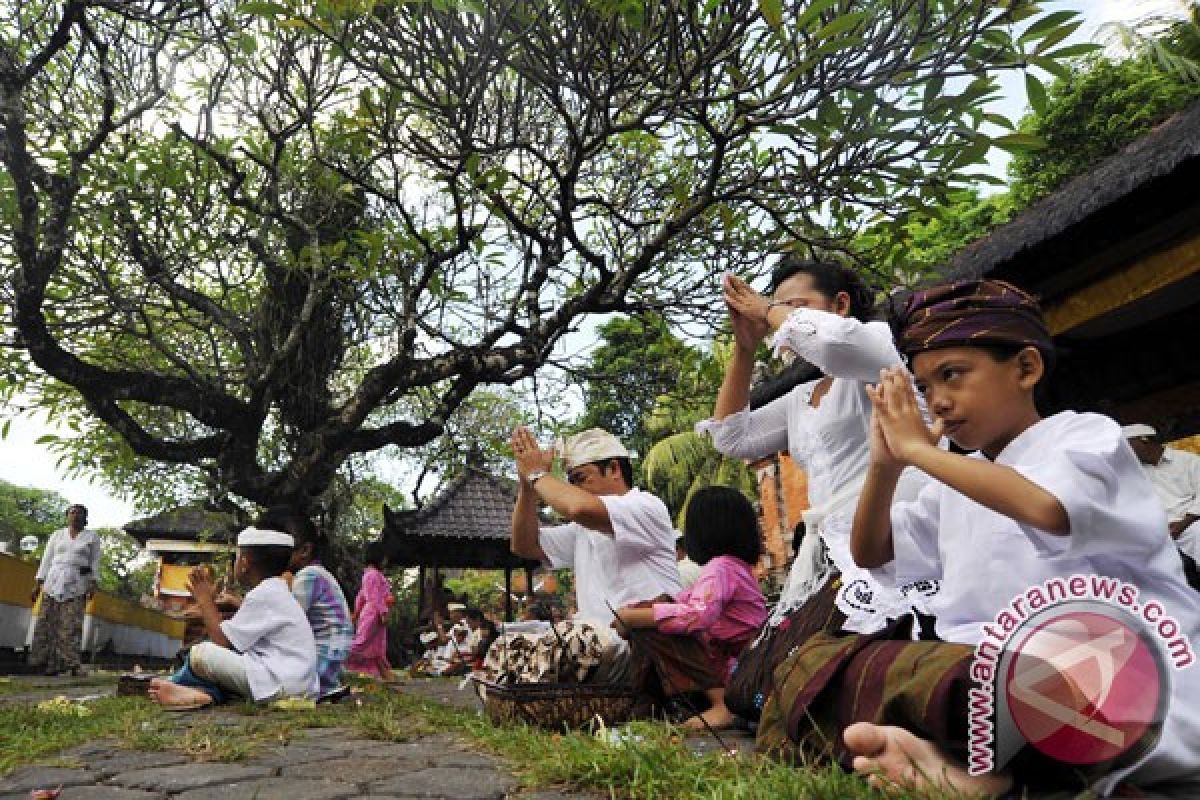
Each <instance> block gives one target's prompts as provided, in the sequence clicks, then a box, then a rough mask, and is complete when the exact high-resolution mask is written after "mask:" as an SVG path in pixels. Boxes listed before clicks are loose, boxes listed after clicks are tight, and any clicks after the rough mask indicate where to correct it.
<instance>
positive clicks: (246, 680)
mask: <svg viewBox="0 0 1200 800" xmlns="http://www.w3.org/2000/svg"><path fill="white" fill-rule="evenodd" d="M293 541H294V540H293V539H292V537H291V535H290V534H287V533H283V532H282V531H274V530H260V529H257V528H247V529H246V530H244V531H242V532H241V533H240V534H238V538H237V560H235V561H234V564H233V569H234V575H235V576H236V578H237V581H238V583H239V584H240V585H241V586H242V587H243V588H245V589H247V590H248V591H247V592H246V596H245V597H244V598H243V599H242V605H241V608H239V609H238V611H237V613H236V614H234V615H233V618H232V619H229V620H226V621H224V622H222V621H221V612H220V611H219V610H218V609H217V604H216V601H215V596H216V593H217V588H216V585H215V583H214V582H213V577H212V573H211V572H209V570H208V569H207V568H206V567H196V568H194V569H193V570H192V571H191V573H190V575H189V578H188V590H189V591H190V592H191V593H192V597H193V598H195V600H196V605H197V607H198V608H199V610H200V615H201V618H202V619H203V620H204V627H205V630H206V631H207V632H208V636H209V641H206V642H200V643H199V644H197V645H195V646H193V647H192V649H191V650H190V651H189V652H188V655H187V660H186V661H185V662H184V664H183V667H182V668H181V669H180V670H179V671H178V672H176V673H175V674H174V675H172V676H171V677H170V678H167V679H162V678H155V679H153V680H152V681H150V689H149V694H150V698H151V699H152V700H154V701H155V702H156V703H158V704H160V705H161V706H163V708H166V709H167V710H170V711H187V710H191V709H196V708H203V707H205V706H209V705H212V704H214V703H222V702H224V701H225V700H227V699H228V698H230V697H244V698H246V699H248V700H253V701H254V702H265V701H270V700H277V699H281V698H284V697H311V698H316V697H317V694H318V692H319V691H320V686H321V684H320V680H319V679H318V677H317V643H316V640H315V639H314V638H313V632H312V628H311V627H310V626H309V623H308V618H307V617H305V615H304V610H303V609H302V608H300V605H299V603H297V602H296V598H295V597H293V596H292V593H291V591H290V590H289V589H288V586H287V583H285V582H284V580H283V579H282V578H281V577H280V576H281V575H282V574H283V573H284V572H285V571H286V570H287V568H288V563H289V562H290V561H291V558H292V545H293Z"/></svg>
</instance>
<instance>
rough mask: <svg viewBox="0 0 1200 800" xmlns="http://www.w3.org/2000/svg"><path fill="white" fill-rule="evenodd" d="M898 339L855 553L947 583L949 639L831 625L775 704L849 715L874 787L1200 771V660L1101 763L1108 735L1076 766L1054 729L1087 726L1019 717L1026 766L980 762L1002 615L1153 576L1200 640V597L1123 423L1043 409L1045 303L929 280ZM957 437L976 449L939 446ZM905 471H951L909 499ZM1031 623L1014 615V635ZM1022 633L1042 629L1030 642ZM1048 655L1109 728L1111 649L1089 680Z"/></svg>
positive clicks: (1184, 627)
mask: <svg viewBox="0 0 1200 800" xmlns="http://www.w3.org/2000/svg"><path fill="white" fill-rule="evenodd" d="M899 344H900V348H899V349H900V350H901V352H902V353H904V354H905V355H906V356H908V357H909V358H910V359H911V361H910V363H911V367H912V375H911V376H910V375H909V374H907V373H906V372H904V371H903V370H900V369H891V370H885V371H884V372H883V373H882V374H881V377H880V383H879V385H878V386H876V387H872V388H871V389H870V390H869V394H870V396H871V401H872V404H873V407H874V416H873V420H872V440H871V464H870V467H869V469H868V473H867V478H866V483H865V484H864V487H863V492H862V495H861V496H860V499H859V504H858V509H857V513H856V516H855V520H854V528H853V533H852V538H851V553H852V555H853V556H854V559H855V561H856V563H858V564H859V565H860V566H862V567H864V568H868V569H873V570H874V571H875V574H876V575H877V576H878V577H880V578H881V579H882V580H885V581H888V582H891V583H893V584H896V585H901V584H905V583H911V582H913V581H918V580H933V579H938V580H941V582H942V583H941V593H940V594H939V595H938V596H937V597H936V598H935V599H934V600H933V601H931V603H930V609H929V610H930V611H931V612H932V613H933V614H934V615H935V616H936V632H937V635H938V637H939V638H941V639H942V640H943V641H942V642H908V643H901V642H880V641H866V640H865V639H864V638H863V637H859V638H858V639H857V640H856V639H853V638H851V639H843V640H840V641H839V640H834V639H832V638H831V637H823V636H822V635H818V636H817V637H814V640H810V641H809V642H808V643H806V644H805V645H803V646H802V647H801V648H800V649H799V651H798V652H797V653H796V655H795V656H793V657H792V659H790V660H789V661H788V662H785V664H787V668H785V667H782V666H781V668H780V669H781V670H783V671H784V672H787V671H788V670H792V671H793V672H795V673H796V674H797V677H796V678H794V679H793V680H792V681H791V685H792V687H793V691H791V692H790V693H788V696H786V697H784V698H781V699H779V700H778V701H777V702H779V703H782V704H784V706H783V708H782V710H780V709H776V710H775V711H774V712H773V714H774V715H775V718H779V716H780V715H782V716H785V717H786V718H787V719H788V720H789V721H801V725H802V720H803V719H804V718H814V717H822V715H824V716H823V719H824V720H825V721H826V722H829V721H831V720H836V721H837V722H838V723H839V724H838V725H837V726H835V727H836V728H838V729H835V730H829V729H823V730H822V731H821V732H822V733H823V734H824V735H827V736H830V737H831V739H832V740H834V741H837V740H839V739H841V740H843V741H844V743H845V746H846V748H847V749H848V751H849V754H850V755H852V756H853V759H852V761H851V763H852V765H853V767H854V768H855V769H856V770H858V771H859V772H863V773H867V774H870V775H872V781H873V782H876V783H879V782H882V783H885V784H886V783H897V784H901V785H911V786H915V787H921V786H924V785H928V784H933V785H938V786H943V787H950V788H953V789H958V790H965V791H969V792H975V793H983V794H986V795H999V794H1003V793H1005V792H1008V791H1009V790H1011V789H1012V788H1013V787H1014V782H1019V781H1028V782H1030V783H1035V782H1039V783H1040V782H1043V781H1046V780H1047V779H1050V780H1052V781H1053V780H1059V781H1064V780H1065V781H1067V782H1072V781H1075V780H1079V781H1081V782H1086V783H1090V784H1093V788H1094V789H1095V790H1096V791H1098V792H1099V793H1101V794H1106V793H1108V792H1110V791H1112V790H1113V788H1114V787H1115V786H1116V784H1117V783H1118V782H1119V781H1121V780H1128V781H1130V782H1133V783H1136V784H1149V783H1156V782H1160V781H1169V780H1189V779H1194V777H1195V776H1196V774H1197V772H1198V767H1200V725H1198V723H1197V719H1196V715H1195V714H1194V713H1190V709H1191V706H1192V704H1193V703H1194V702H1195V701H1194V699H1193V698H1195V697H1197V696H1200V695H1198V694H1197V692H1198V691H1200V680H1198V678H1200V670H1197V669H1195V668H1194V667H1193V668H1190V669H1179V670H1174V671H1170V674H1169V675H1164V679H1165V683H1166V685H1167V686H1169V689H1164V691H1166V692H1168V693H1169V696H1168V697H1167V698H1166V703H1165V719H1161V718H1159V719H1148V720H1147V725H1146V727H1145V728H1144V729H1143V731H1142V732H1141V733H1140V734H1139V735H1138V736H1136V737H1133V738H1132V739H1131V740H1129V741H1128V742H1126V743H1125V744H1126V746H1125V748H1124V749H1123V750H1122V751H1121V752H1119V753H1118V754H1116V755H1114V756H1112V757H1107V756H1105V757H1096V758H1092V756H1093V755H1094V754H1095V753H1101V752H1106V751H1103V750H1102V749H1100V748H1099V744H1098V743H1099V742H1100V741H1101V740H1099V739H1096V740H1094V741H1093V744H1090V745H1087V746H1085V747H1083V748H1082V749H1080V750H1078V751H1076V753H1074V754H1073V758H1075V760H1073V761H1071V762H1070V763H1066V762H1064V761H1063V760H1062V759H1061V758H1056V757H1055V756H1054V755H1053V753H1054V752H1055V748H1054V747H1051V746H1049V745H1047V738H1046V733H1047V731H1051V732H1054V735H1059V734H1062V733H1064V732H1065V734H1066V735H1068V736H1072V735H1074V734H1073V733H1072V731H1071V730H1068V728H1069V727H1070V726H1071V725H1072V724H1073V723H1072V722H1071V721H1070V720H1071V719H1074V718H1072V717H1069V716H1068V717H1063V718H1059V719H1058V720H1057V722H1056V724H1059V725H1061V727H1058V728H1056V727H1054V726H1050V727H1048V728H1045V729H1042V730H1032V731H1031V730H1025V729H1021V730H1020V734H1021V737H1020V738H1016V739H1014V741H1016V742H1017V744H1018V745H1020V744H1022V743H1024V742H1026V741H1028V742H1029V744H1024V746H1023V747H1021V746H1018V747H1016V748H1015V749H1014V750H1012V751H1010V754H1011V752H1015V753H1016V757H1015V758H1013V759H1012V760H1010V761H1009V762H1008V763H1009V764H1010V765H1011V768H1010V769H998V770H997V769H993V770H992V771H983V772H978V773H976V774H972V773H971V772H969V771H968V770H967V768H966V763H965V759H964V754H965V753H966V752H967V748H966V742H965V740H966V738H967V731H968V728H967V721H968V720H967V709H968V707H969V706H968V703H967V696H966V690H967V689H968V687H969V686H970V684H971V679H974V680H977V681H979V682H981V683H982V684H983V688H984V689H986V690H988V691H991V690H992V688H993V687H992V685H991V684H990V683H983V682H984V681H985V678H982V677H979V676H978V675H977V673H976V672H975V671H974V670H973V669H970V668H971V665H972V657H973V656H974V654H975V649H974V648H975V646H976V645H980V644H981V642H982V640H983V639H984V637H985V626H990V627H995V621H996V620H997V618H998V616H999V615H1000V613H1001V612H1002V611H1003V610H1005V609H1008V608H1009V607H1010V605H1011V604H1015V603H1016V602H1017V600H1020V599H1023V598H1024V597H1027V596H1030V592H1031V590H1032V589H1033V588H1034V587H1039V586H1042V585H1047V586H1048V585H1049V584H1050V583H1051V582H1055V581H1057V582H1060V583H1061V582H1062V579H1069V578H1072V577H1073V576H1104V577H1107V578H1114V579H1116V580H1118V581H1121V582H1124V583H1125V584H1127V585H1131V586H1134V587H1137V590H1138V592H1139V593H1140V594H1139V602H1141V603H1147V604H1148V603H1150V601H1151V600H1153V601H1154V602H1155V603H1157V604H1158V605H1159V606H1160V607H1161V608H1164V609H1169V613H1170V614H1171V615H1172V616H1173V617H1174V620H1177V624H1178V628H1179V632H1180V633H1181V635H1182V636H1184V637H1187V638H1188V639H1191V640H1195V638H1196V636H1197V633H1200V605H1198V604H1197V602H1196V599H1195V594H1194V593H1193V592H1191V591H1190V590H1189V589H1188V587H1187V584H1186V583H1185V581H1184V576H1183V571H1182V567H1181V565H1180V563H1179V558H1178V556H1176V555H1175V554H1174V553H1173V552H1172V551H1171V542H1170V540H1169V538H1168V537H1167V536H1166V535H1165V534H1164V533H1163V530H1164V527H1163V526H1164V522H1163V514H1162V510H1161V509H1160V508H1159V507H1158V506H1157V504H1156V501H1155V498H1154V494H1153V492H1152V490H1151V489H1150V487H1149V485H1148V483H1147V482H1146V480H1145V479H1144V477H1143V476H1142V475H1141V473H1140V470H1139V468H1138V464H1137V461H1136V459H1135V458H1134V455H1133V453H1132V451H1130V449H1129V447H1128V445H1127V444H1126V443H1125V442H1124V440H1123V438H1122V435H1121V431H1120V428H1119V427H1118V426H1117V425H1116V423H1115V422H1113V421H1112V420H1111V419H1109V418H1107V417H1103V416H1100V415H1096V414H1077V413H1074V412H1069V411H1068V412H1062V413H1059V414H1056V415H1054V416H1052V417H1049V418H1046V419H1043V418H1041V416H1040V415H1039V413H1038V410H1037V407H1036V405H1035V403H1034V389H1035V387H1036V386H1037V384H1038V382H1039V381H1040V380H1041V379H1042V377H1043V376H1044V375H1045V373H1046V368H1047V367H1046V365H1047V362H1048V361H1049V360H1050V359H1051V358H1052V357H1053V345H1052V343H1051V339H1050V335H1049V333H1048V331H1047V329H1046V327H1045V324H1044V322H1043V320H1042V317H1041V314H1040V311H1039V310H1038V308H1037V304H1036V303H1035V302H1034V301H1033V300H1032V299H1031V298H1030V297H1029V296H1028V295H1026V294H1025V293H1024V292H1022V291H1020V290H1019V289H1017V288H1016V287H1013V286H1010V285H1008V284H1005V283H1002V282H999V281H968V282H963V283H958V284H952V285H949V286H944V287H938V288H935V289H930V290H927V291H923V292H917V293H916V294H915V295H914V296H913V297H912V299H911V300H910V301H909V305H908V307H907V309H906V310H905V317H904V320H903V332H902V334H901V336H900V342H899ZM913 377H915V380H916V384H917V388H918V389H919V390H920V391H922V392H923V393H924V394H925V398H926V401H927V405H928V408H929V411H930V413H931V414H932V415H933V417H934V419H935V423H934V426H933V428H932V429H930V428H928V427H927V426H926V425H925V423H924V421H923V420H922V418H921V414H920V412H919V408H918V405H917V400H916V396H915V393H914V391H913V386H912V378H913ZM943 434H944V435H946V436H948V437H949V438H950V439H951V441H953V442H954V444H956V445H957V446H958V447H959V448H961V449H963V450H966V451H968V452H969V453H970V454H969V455H960V454H957V453H953V452H948V451H945V450H939V449H938V448H937V447H936V442H937V440H938V437H939V436H941V435H943ZM907 466H915V467H917V468H918V469H920V470H922V471H923V472H925V473H926V474H928V475H929V476H930V477H932V478H934V481H933V482H931V484H930V485H929V486H927V487H926V488H925V489H924V490H923V491H922V493H921V494H920V495H919V496H918V498H917V499H916V500H915V501H913V502H911V503H898V504H895V505H893V502H892V497H893V491H894V489H895V485H896V480H897V477H898V475H899V474H900V471H901V470H902V469H903V468H905V467H907ZM1014 598H1016V599H1017V600H1014ZM1055 602H1058V601H1055ZM1054 605H1055V603H1054V602H1051V603H1049V604H1048V606H1047V605H1046V604H1039V605H1038V609H1040V608H1043V607H1053V606H1054ZM1099 607H1100V608H1101V609H1103V608H1104V606H1103V605H1102V604H1101V605H1100V606H1099ZM1034 610H1036V609H1033V610H1030V613H1031V614H1032V611H1034ZM1116 612H1117V609H1116V608H1115V607H1114V608H1113V613H1114V614H1115V613H1116ZM1102 613H1103V612H1102ZM1031 619H1037V618H1035V617H1031ZM1014 620H1015V617H1014ZM1130 620H1131V621H1133V623H1134V624H1135V625H1136V624H1137V622H1136V620H1134V619H1133V618H1132V617H1130ZM1014 624H1015V623H1014ZM1033 629H1034V627H1033V626H1032V625H1031V626H1029V627H1028V628H1021V627H1019V626H1018V627H1016V628H1015V632H1013V641H1014V642H1015V641H1017V639H1018V637H1023V636H1024V632H1025V631H1026V630H1033ZM1012 630H1013V629H1010V632H1011V631H1012ZM1059 630H1063V629H1058V628H1056V629H1053V631H1055V632H1056V631H1059ZM1072 632H1073V634H1074V635H1075V636H1076V637H1077V638H1078V640H1077V641H1073V640H1071V639H1070V638H1069V637H1065V638H1063V639H1061V640H1060V641H1061V642H1065V643H1067V644H1072V645H1073V646H1079V647H1080V648H1081V649H1082V650H1087V651H1088V652H1089V653H1093V651H1094V652H1100V647H1101V644H1103V643H1097V642H1096V641H1095V640H1094V639H1091V638H1089V636H1088V635H1087V634H1086V632H1085V633H1084V635H1082V637H1080V634H1079V632H1078V630H1073V631H1072ZM1145 633H1147V634H1150V635H1147V636H1142V637H1140V638H1141V639H1142V640H1143V641H1147V642H1148V644H1149V646H1150V647H1151V648H1155V649H1160V650H1162V651H1163V653H1161V654H1160V655H1164V659H1163V660H1164V661H1165V647H1163V646H1162V645H1163V643H1162V642H1161V641H1157V640H1155V637H1154V636H1153V634H1152V633H1151V632H1150V631H1149V630H1147V631H1145ZM986 635H990V634H986ZM1022 640H1023V641H1030V640H1032V634H1030V638H1029V639H1022ZM1043 641H1044V640H1043ZM979 652H980V653H982V652H983V648H982V647H981V648H980V651H979ZM1031 656H1034V657H1036V658H1038V659H1039V663H1038V665H1037V667H1038V670H1043V669H1044V667H1045V666H1050V667H1052V670H1056V671H1057V677H1056V679H1057V680H1059V681H1060V682H1061V683H1062V684H1063V685H1065V686H1067V687H1069V694H1067V695H1065V697H1066V700H1065V701H1063V702H1071V703H1080V702H1083V703H1084V704H1085V705H1087V704H1089V703H1090V704H1094V707H1095V708H1094V710H1093V712H1092V713H1091V714H1090V716H1089V715H1084V717H1086V725H1089V726H1093V728H1094V727H1095V726H1094V725H1093V723H1104V724H1108V723H1110V722H1111V720H1109V719H1105V718H1103V715H1102V714H1100V713H1099V707H1100V706H1101V705H1103V703H1104V702H1105V701H1106V693H1107V688H1106V687H1105V686H1104V685H1103V684H1104V681H1105V680H1108V681H1110V685H1111V680H1112V675H1108V676H1107V677H1105V675H1106V672H1105V670H1106V668H1105V666H1104V664H1102V663H1101V662H1102V661H1103V659H1102V658H1100V657H1098V656H1094V655H1093V656H1089V657H1090V658H1093V659H1094V661H1095V665H1096V668H1097V670H1098V672H1097V673H1095V674H1094V675H1092V676H1091V677H1090V678H1089V682H1087V683H1080V682H1078V680H1077V676H1076V675H1075V674H1074V673H1065V672H1063V671H1062V669H1064V668H1063V667H1060V665H1059V662H1057V661H1055V660H1054V657H1055V653H1053V652H1050V651H1045V650H1042V651H1039V652H1037V653H1036V655H1034V654H1032V653H1031ZM1189 660H1190V659H1189ZM1001 663H1003V662H1001ZM1010 663H1011V662H1010ZM1089 663H1090V662H1089ZM1105 663H1107V662H1105ZM968 670H969V671H968ZM1168 670H1169V668H1168ZM776 674H777V676H779V675H780V674H781V673H780V672H779V671H777V673H776ZM995 674H996V675H997V676H1001V679H1003V680H1010V678H1009V676H1010V674H1015V673H1009V672H1008V671H1007V670H1005V669H1003V668H1001V669H998V670H997V671H996V673H995ZM1049 674H1051V675H1054V674H1055V672H1053V671H1052V672H1050V673H1049ZM967 675H969V676H970V678H967V677H966V676H967ZM831 676H834V677H832V678H831ZM787 682H788V681H784V683H787ZM797 686H799V687H800V688H799V690H798V691H796V690H795V687H797ZM1015 686H1016V684H1015V682H1010V683H1006V684H1004V685H1003V688H1004V690H1005V691H1006V692H1008V693H1009V694H1010V695H1012V696H1017V691H1018V690H1019V689H1020V688H1021V687H1016V689H1014V687H1015ZM863 687H865V688H863ZM1097 687H1099V688H1097ZM830 690H832V694H833V695H834V696H835V698H836V699H835V700H833V701H832V703H833V704H834V705H836V712H835V713H833V714H828V713H826V712H825V709H826V708H827V707H828V702H830V701H823V700H821V699H820V695H821V694H822V693H824V692H828V691H830ZM991 697H992V698H993V699H995V698H997V697H999V695H998V694H995V695H992V696H991ZM1060 699H1061V698H1060ZM1056 702H1058V701H1056ZM789 703H790V705H789ZM1051 706H1054V703H1050V704H1045V705H1044V706H1043V707H1044V708H1050V707H1051ZM1089 707H1091V706H1089ZM998 708H999V707H998ZM1008 709H1009V711H1006V713H1009V712H1011V709H1012V705H1011V704H1010V705H1009V706H1008ZM1050 710H1051V711H1061V707H1059V706H1055V707H1054V708H1051V709H1050ZM1110 710H1111V709H1110ZM1119 711H1120V709H1118V712H1119ZM765 717H766V715H765V714H764V718H765ZM1120 722H1122V720H1120V719H1118V720H1117V723H1118V724H1119V723H1120ZM972 724H973V723H972ZM1089 729H1090V728H1089ZM1080 730H1082V729H1080ZM839 734H840V736H839ZM1005 735H1008V734H1007V733H1006V734H1005ZM997 742H998V740H997ZM1085 744H1086V743H1085ZM1089 747H1091V748H1092V751H1091V752H1088V748H1089ZM997 749H999V746H998V744H997ZM972 754H973V751H972ZM995 754H996V751H993V755H995Z"/></svg>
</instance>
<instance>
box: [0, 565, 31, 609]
mask: <svg viewBox="0 0 1200 800" xmlns="http://www.w3.org/2000/svg"><path fill="white" fill-rule="evenodd" d="M36 583H37V564H35V563H33V562H32V561H22V560H21V559H19V558H17V557H16V556H14V555H10V554H8V553H0V603H7V604H9V605H13V606H23V607H25V608H29V607H31V606H32V605H33V602H32V601H31V600H30V599H29V594H30V592H32V591H33V587H34V585H36Z"/></svg>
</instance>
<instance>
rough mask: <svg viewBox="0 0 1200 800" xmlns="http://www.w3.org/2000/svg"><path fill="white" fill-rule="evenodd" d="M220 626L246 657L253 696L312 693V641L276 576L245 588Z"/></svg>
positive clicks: (314, 688) (314, 685) (295, 605)
mask: <svg viewBox="0 0 1200 800" xmlns="http://www.w3.org/2000/svg"><path fill="white" fill-rule="evenodd" d="M221 631H222V632H223V633H224V634H225V637H226V638H227V639H229V643H230V645H232V646H233V648H234V649H236V650H237V651H238V652H240V653H241V654H242V656H243V657H244V659H245V662H246V677H247V679H248V680H249V683H250V689H251V692H252V693H253V695H254V699H255V700H267V699H270V698H273V697H276V696H280V695H283V696H293V697H316V696H317V693H318V692H319V689H320V682H319V679H318V676H317V644H316V640H315V639H314V638H313V632H312V627H311V626H309V624H308V618H307V617H306V616H305V615H304V609H302V608H301V607H300V604H299V603H297V602H296V598H295V597H294V596H292V592H291V590H290V589H288V586H287V584H286V583H284V581H283V579H282V578H267V579H266V580H264V581H263V582H262V583H260V584H258V585H257V586H255V587H254V588H253V589H251V590H250V591H249V592H247V593H246V597H245V598H244V599H243V600H242V606H241V608H239V609H238V611H237V613H236V614H234V615H233V618H232V619H229V620H226V621H225V622H222V623H221Z"/></svg>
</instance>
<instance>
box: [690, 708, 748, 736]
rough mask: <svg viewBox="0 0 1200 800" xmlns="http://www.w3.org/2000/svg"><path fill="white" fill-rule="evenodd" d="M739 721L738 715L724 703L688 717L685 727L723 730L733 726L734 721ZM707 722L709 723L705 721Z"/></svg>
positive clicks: (695, 729)
mask: <svg viewBox="0 0 1200 800" xmlns="http://www.w3.org/2000/svg"><path fill="white" fill-rule="evenodd" d="M736 721H737V717H736V716H734V714H733V712H732V711H730V710H729V709H728V708H727V707H725V706H724V705H720V706H713V707H712V708H710V709H708V711H705V712H704V713H703V714H697V715H696V716H694V717H688V718H687V719H686V720H684V723H683V726H682V727H683V729H684V730H687V731H707V730H709V729H712V730H714V731H723V730H725V729H726V728H732V727H733V723H734V722H736ZM705 722H707V723H708V725H705V724H704V723H705Z"/></svg>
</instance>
